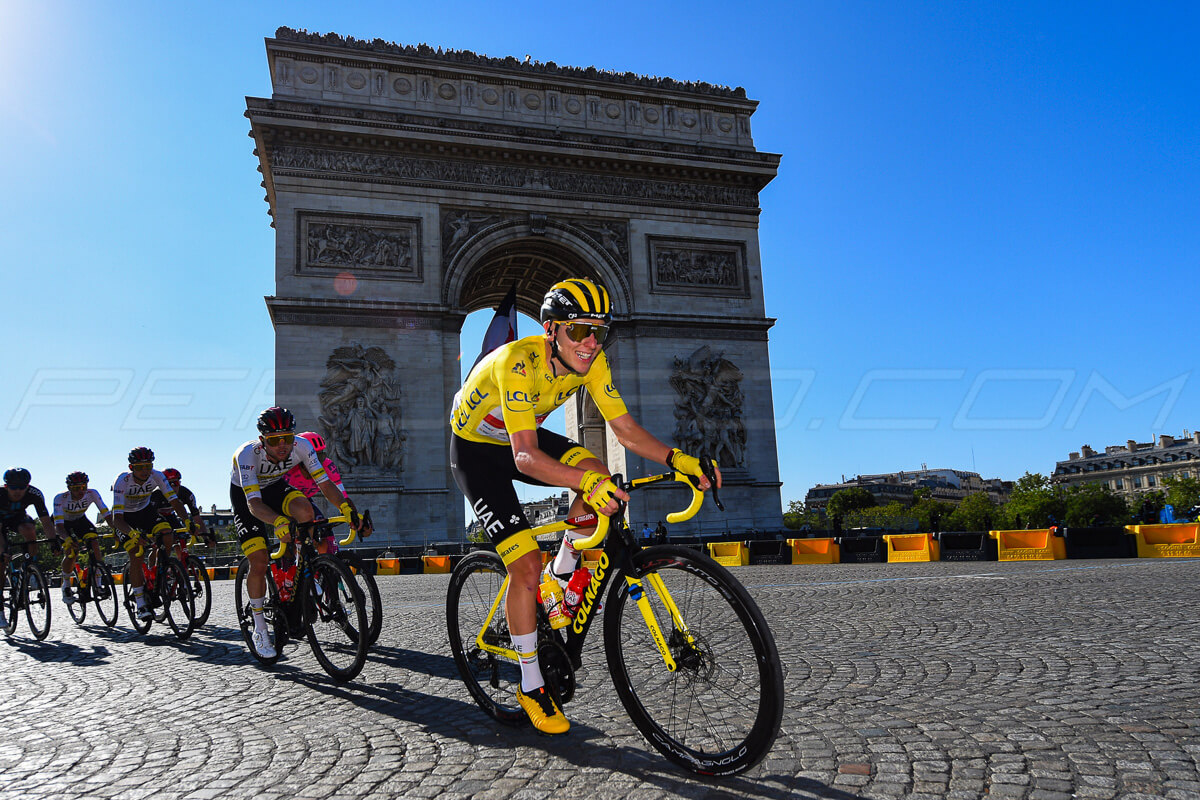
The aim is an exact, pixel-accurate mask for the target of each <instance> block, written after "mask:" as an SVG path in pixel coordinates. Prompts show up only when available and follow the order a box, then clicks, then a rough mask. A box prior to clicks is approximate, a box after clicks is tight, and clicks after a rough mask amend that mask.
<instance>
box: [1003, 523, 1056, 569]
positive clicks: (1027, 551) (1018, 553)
mask: <svg viewBox="0 0 1200 800" xmlns="http://www.w3.org/2000/svg"><path fill="white" fill-rule="evenodd" d="M988 536H990V537H992V538H993V539H995V540H996V554H997V556H998V559H999V560H1000V561H1057V560H1058V559H1061V558H1066V557H1067V544H1066V542H1065V541H1063V538H1062V537H1061V536H1055V535H1053V534H1052V533H1051V532H1050V529H1049V528H1034V529H1033V530H1028V531H988Z"/></svg>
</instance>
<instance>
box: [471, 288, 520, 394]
mask: <svg viewBox="0 0 1200 800" xmlns="http://www.w3.org/2000/svg"><path fill="white" fill-rule="evenodd" d="M516 340H517V285H516V284H515V283H514V284H513V285H512V288H510V289H509V290H508V294H506V295H504V299H503V300H501V301H500V305H499V306H497V308H496V316H494V317H492V324H490V325H488V329H487V333H485V334H484V335H483V350H481V351H480V353H479V357H478V358H476V359H475V363H474V364H472V365H471V371H472V372H473V371H474V370H475V367H477V366H479V362H480V361H483V358H484V356H486V355H487V354H488V353H490V352H492V351H493V350H495V349H496V348H497V347H499V346H500V345H502V344H508V343H509V342H515V341H516ZM468 374H469V373H468Z"/></svg>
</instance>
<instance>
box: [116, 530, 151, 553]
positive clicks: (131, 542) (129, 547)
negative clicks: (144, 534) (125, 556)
mask: <svg viewBox="0 0 1200 800" xmlns="http://www.w3.org/2000/svg"><path fill="white" fill-rule="evenodd" d="M121 546H122V547H124V548H125V552H126V553H129V555H131V556H133V557H134V558H141V557H142V554H143V553H144V552H145V551H144V550H142V539H141V537H140V536H138V535H137V532H133V533H130V534H129V535H128V536H126V537H125V541H124V542H122V543H121Z"/></svg>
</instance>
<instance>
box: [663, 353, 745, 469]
mask: <svg viewBox="0 0 1200 800" xmlns="http://www.w3.org/2000/svg"><path fill="white" fill-rule="evenodd" d="M743 377H744V376H743V375H742V371H741V370H740V369H738V368H737V367H736V366H735V365H734V364H733V362H731V361H729V360H728V359H726V358H725V354H724V353H717V354H715V355H714V354H713V352H712V350H711V349H710V348H709V346H708V345H704V346H703V347H701V348H699V349H698V350H696V351H695V352H694V353H692V354H691V355H690V356H688V357H687V358H676V359H675V371H674V373H673V374H672V375H671V378H670V383H671V388H673V389H674V390H675V392H676V393H677V394H678V395H679V397H678V398H677V399H676V401H675V444H676V446H677V447H678V448H679V449H680V450H683V451H684V452H685V453H690V454H692V455H695V456H697V457H698V458H701V459H709V458H711V459H714V460H716V462H717V464H718V465H719V466H720V467H721V468H723V469H724V468H727V467H742V466H745V462H746V425H745V423H744V422H743V421H742V405H743V402H744V400H745V397H744V395H743V394H742V386H741V383H742V378H743Z"/></svg>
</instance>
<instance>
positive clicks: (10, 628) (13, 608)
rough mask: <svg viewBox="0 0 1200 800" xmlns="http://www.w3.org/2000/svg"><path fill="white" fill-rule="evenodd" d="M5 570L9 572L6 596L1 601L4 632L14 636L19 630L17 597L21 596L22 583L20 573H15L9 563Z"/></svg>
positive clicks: (6, 579)
mask: <svg viewBox="0 0 1200 800" xmlns="http://www.w3.org/2000/svg"><path fill="white" fill-rule="evenodd" d="M4 570H5V572H7V573H8V574H7V575H6V576H5V581H4V597H3V599H2V600H0V602H3V604H4V621H5V623H7V624H6V625H4V633H5V634H7V635H8V636H12V635H13V634H14V633H16V632H17V597H18V596H20V592H21V585H20V580H21V578H20V575H19V574H17V575H14V574H13V572H12V570H11V568H10V567H9V565H7V564H5V565H4Z"/></svg>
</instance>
